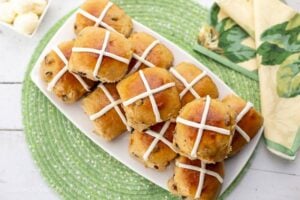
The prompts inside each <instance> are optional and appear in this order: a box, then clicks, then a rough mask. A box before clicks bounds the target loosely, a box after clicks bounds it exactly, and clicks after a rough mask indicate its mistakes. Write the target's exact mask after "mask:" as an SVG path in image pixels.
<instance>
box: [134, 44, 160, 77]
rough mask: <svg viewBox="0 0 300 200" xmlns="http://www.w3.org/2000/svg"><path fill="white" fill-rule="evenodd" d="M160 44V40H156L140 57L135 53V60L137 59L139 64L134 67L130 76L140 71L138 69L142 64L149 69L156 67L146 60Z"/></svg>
mask: <svg viewBox="0 0 300 200" xmlns="http://www.w3.org/2000/svg"><path fill="white" fill-rule="evenodd" d="M159 43H160V42H159V40H155V41H153V42H152V43H151V44H150V45H149V46H148V47H147V48H146V49H145V51H144V52H143V54H142V55H141V56H139V55H138V54H135V53H133V58H135V59H136V60H137V63H135V65H134V66H133V67H132V69H131V70H130V72H129V73H128V74H132V73H133V72H135V71H136V70H138V68H139V67H140V66H141V64H144V65H146V66H147V67H155V65H154V64H153V63H151V62H149V61H148V60H146V57H147V56H148V55H149V53H150V52H151V50H152V49H153V48H154V47H155V46H156V45H158V44H159Z"/></svg>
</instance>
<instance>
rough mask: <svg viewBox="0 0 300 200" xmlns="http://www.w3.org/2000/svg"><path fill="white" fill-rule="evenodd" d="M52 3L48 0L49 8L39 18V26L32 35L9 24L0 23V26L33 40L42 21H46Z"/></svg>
mask: <svg viewBox="0 0 300 200" xmlns="http://www.w3.org/2000/svg"><path fill="white" fill-rule="evenodd" d="M51 1H52V0H47V6H46V7H45V9H44V11H43V13H42V14H41V15H40V16H39V22H38V25H37V26H36V28H35V30H34V31H33V32H32V33H31V34H26V33H22V32H20V31H18V30H16V29H15V28H14V26H13V25H12V24H8V23H5V22H2V21H0V25H1V26H3V27H5V28H7V29H11V30H14V31H15V32H17V33H19V34H21V35H24V36H26V37H29V38H32V37H33V36H34V35H35V33H36V32H37V30H38V28H39V26H40V24H41V22H42V20H43V19H44V16H45V14H46V13H47V11H48V9H49V6H50V4H51Z"/></svg>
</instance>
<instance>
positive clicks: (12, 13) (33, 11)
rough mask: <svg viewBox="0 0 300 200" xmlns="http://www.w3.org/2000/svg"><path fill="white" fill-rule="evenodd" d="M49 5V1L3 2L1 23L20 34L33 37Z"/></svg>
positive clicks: (0, 13) (0, 2)
mask: <svg viewBox="0 0 300 200" xmlns="http://www.w3.org/2000/svg"><path fill="white" fill-rule="evenodd" d="M48 3H49V2H48V1H47V0H1V1H0V22H3V23H5V24H6V25H8V26H9V27H10V28H13V29H14V30H16V31H18V32H20V33H23V34H25V35H32V34H33V33H34V31H35V30H36V29H37V27H38V25H39V22H40V21H41V18H42V17H43V13H44V12H45V10H46V8H47V5H48Z"/></svg>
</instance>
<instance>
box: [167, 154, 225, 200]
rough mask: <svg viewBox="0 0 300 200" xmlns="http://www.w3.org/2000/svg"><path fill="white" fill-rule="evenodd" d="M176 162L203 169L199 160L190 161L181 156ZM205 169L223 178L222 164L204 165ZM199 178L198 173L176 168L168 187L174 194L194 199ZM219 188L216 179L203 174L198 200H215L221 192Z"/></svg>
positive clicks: (219, 185)
mask: <svg viewBox="0 0 300 200" xmlns="http://www.w3.org/2000/svg"><path fill="white" fill-rule="evenodd" d="M176 162H179V163H182V164H186V165H192V166H196V167H202V168H203V166H201V161H200V160H190V159H188V158H186V157H183V156H180V157H179V158H177V159H176ZM205 169H206V170H209V171H213V172H216V173H217V174H219V175H220V176H221V177H222V178H224V162H218V163H216V164H206V166H205ZM199 178H200V172H198V171H194V170H190V169H184V168H181V167H178V166H176V168H175V176H174V178H173V180H171V181H170V182H169V184H170V185H169V187H170V189H171V191H172V192H173V193H174V194H177V195H181V196H185V197H188V199H195V195H196V191H197V189H198V185H199ZM221 186H222V183H220V182H219V180H218V179H217V178H216V177H214V176H210V175H208V174H205V176H204V183H203V187H202V191H201V196H200V198H198V200H216V199H217V198H218V195H219V193H220V191H221Z"/></svg>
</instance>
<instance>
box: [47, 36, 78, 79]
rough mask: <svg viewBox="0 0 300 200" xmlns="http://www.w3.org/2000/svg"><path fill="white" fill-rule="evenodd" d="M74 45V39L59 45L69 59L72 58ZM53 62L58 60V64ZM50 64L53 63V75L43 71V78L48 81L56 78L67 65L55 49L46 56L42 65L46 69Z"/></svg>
mask: <svg viewBox="0 0 300 200" xmlns="http://www.w3.org/2000/svg"><path fill="white" fill-rule="evenodd" d="M73 45H74V40H70V41H66V42H62V43H60V44H59V45H58V48H59V49H60V50H61V52H62V53H63V54H64V56H65V57H66V59H67V60H69V59H70V56H71V53H72V47H73ZM53 62H57V64H56V65H52V64H53ZM50 65H51V72H52V76H49V75H47V73H43V72H41V75H42V79H43V80H45V81H46V82H50V81H51V80H52V79H53V78H54V76H55V75H56V74H57V73H58V72H59V71H60V70H61V69H62V68H63V67H64V66H65V63H64V62H63V61H62V60H61V58H60V57H59V56H58V55H57V54H56V53H55V51H53V50H52V51H51V52H50V53H49V54H48V55H47V56H46V57H45V60H44V65H43V66H42V68H41V70H42V71H46V70H47V66H50Z"/></svg>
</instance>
